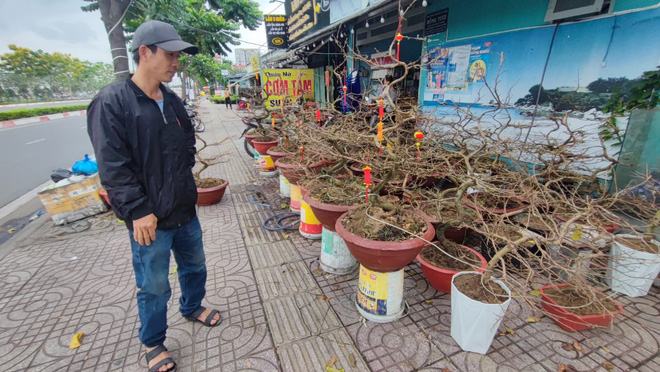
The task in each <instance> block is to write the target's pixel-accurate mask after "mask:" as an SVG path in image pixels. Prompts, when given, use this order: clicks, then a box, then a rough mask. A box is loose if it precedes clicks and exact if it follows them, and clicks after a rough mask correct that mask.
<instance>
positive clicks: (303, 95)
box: [263, 69, 314, 109]
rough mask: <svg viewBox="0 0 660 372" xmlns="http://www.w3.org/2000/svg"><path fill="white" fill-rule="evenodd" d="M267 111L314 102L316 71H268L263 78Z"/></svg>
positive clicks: (265, 71)
mask: <svg viewBox="0 0 660 372" xmlns="http://www.w3.org/2000/svg"><path fill="white" fill-rule="evenodd" d="M263 87H264V90H263V93H264V101H265V104H266V108H267V109H274V108H278V107H283V106H291V105H292V104H293V103H294V102H297V103H298V104H301V103H302V102H304V101H313V100H314V70H312V69H304V70H296V69H266V70H264V78H263Z"/></svg>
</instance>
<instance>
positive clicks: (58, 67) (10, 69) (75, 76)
mask: <svg viewBox="0 0 660 372" xmlns="http://www.w3.org/2000/svg"><path fill="white" fill-rule="evenodd" d="M9 49H10V51H11V52H9V53H5V54H3V55H0V76H2V79H0V84H1V90H2V92H1V95H0V100H2V101H9V100H17V99H46V98H68V97H71V96H78V95H84V96H89V95H91V94H93V93H94V92H95V91H97V90H98V88H100V87H102V86H103V85H105V84H108V83H109V82H111V81H112V72H111V71H112V67H111V66H110V65H107V64H103V63H97V64H92V63H90V62H87V61H81V60H79V59H77V58H73V57H71V56H70V55H68V54H62V53H53V54H49V53H45V52H43V51H42V50H36V51H34V50H30V49H28V48H23V47H19V46H16V45H9Z"/></svg>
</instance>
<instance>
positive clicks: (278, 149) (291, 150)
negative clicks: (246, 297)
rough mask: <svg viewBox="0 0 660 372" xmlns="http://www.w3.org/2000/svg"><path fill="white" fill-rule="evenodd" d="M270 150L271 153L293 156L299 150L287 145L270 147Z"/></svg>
mask: <svg viewBox="0 0 660 372" xmlns="http://www.w3.org/2000/svg"><path fill="white" fill-rule="evenodd" d="M270 150H271V151H273V152H282V153H289V154H295V153H296V152H298V150H299V149H298V147H296V146H293V145H291V144H289V145H288V146H283V145H279V146H275V147H271V148H270Z"/></svg>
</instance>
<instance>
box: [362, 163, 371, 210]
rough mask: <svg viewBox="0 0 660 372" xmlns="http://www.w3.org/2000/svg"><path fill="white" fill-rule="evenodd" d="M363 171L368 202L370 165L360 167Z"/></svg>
mask: <svg viewBox="0 0 660 372" xmlns="http://www.w3.org/2000/svg"><path fill="white" fill-rule="evenodd" d="M362 170H363V171H364V184H365V185H367V203H369V186H371V167H370V166H368V165H367V166H366V167H364V168H362Z"/></svg>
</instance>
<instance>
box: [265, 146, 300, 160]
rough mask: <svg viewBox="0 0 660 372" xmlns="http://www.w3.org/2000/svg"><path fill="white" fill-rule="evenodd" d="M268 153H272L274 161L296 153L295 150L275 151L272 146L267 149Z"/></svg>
mask: <svg viewBox="0 0 660 372" xmlns="http://www.w3.org/2000/svg"><path fill="white" fill-rule="evenodd" d="M266 154H268V155H270V158H271V159H273V162H276V161H278V160H279V159H280V158H283V157H285V156H289V155H295V153H293V152H283V151H282V152H280V151H273V148H272V147H271V148H269V149H268V151H266Z"/></svg>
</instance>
